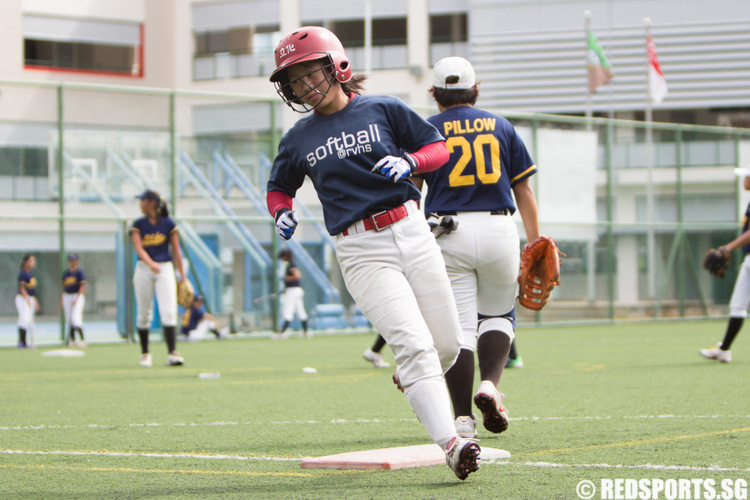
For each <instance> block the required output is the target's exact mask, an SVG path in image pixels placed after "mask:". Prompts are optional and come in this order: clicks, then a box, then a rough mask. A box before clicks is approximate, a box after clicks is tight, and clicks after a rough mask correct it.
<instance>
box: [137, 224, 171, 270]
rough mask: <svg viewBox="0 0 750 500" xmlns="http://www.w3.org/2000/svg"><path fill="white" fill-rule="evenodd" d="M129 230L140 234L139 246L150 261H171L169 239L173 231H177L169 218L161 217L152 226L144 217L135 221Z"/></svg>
mask: <svg viewBox="0 0 750 500" xmlns="http://www.w3.org/2000/svg"><path fill="white" fill-rule="evenodd" d="M130 230H131V231H138V232H139V233H140V234H141V244H142V245H143V249H144V250H145V251H146V253H147V254H148V256H149V257H151V260H153V261H154V262H170V261H171V260H172V254H171V253H170V252H169V237H170V235H171V234H172V232H173V231H177V225H176V224H175V222H174V220H172V218H171V217H161V218H160V219H159V221H158V222H157V223H156V224H155V225H154V224H151V222H149V220H148V218H146V217H145V216H144V217H141V218H139V219H136V220H135V221H134V222H133V225H132V226H131V227H130Z"/></svg>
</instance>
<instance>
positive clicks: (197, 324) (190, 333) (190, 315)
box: [182, 295, 229, 342]
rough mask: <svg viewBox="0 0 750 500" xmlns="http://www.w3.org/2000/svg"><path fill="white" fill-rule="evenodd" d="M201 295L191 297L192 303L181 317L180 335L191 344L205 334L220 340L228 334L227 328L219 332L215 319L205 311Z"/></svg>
mask: <svg viewBox="0 0 750 500" xmlns="http://www.w3.org/2000/svg"><path fill="white" fill-rule="evenodd" d="M203 303H204V300H203V296H202V295H196V296H194V297H193V303H192V304H191V305H190V307H188V308H187V309H185V314H184V315H183V317H182V335H183V336H184V337H185V339H186V340H189V341H191V342H194V341H197V340H202V339H203V338H204V337H205V336H206V333H207V332H211V333H213V334H214V335H215V336H216V338H217V339H219V340H221V339H223V338H225V337H226V336H227V335H228V334H229V328H223V329H222V330H221V331H220V330H219V327H218V325H217V321H216V318H215V317H214V316H213V315H212V314H211V313H209V312H208V311H206V308H205V306H204V304H203Z"/></svg>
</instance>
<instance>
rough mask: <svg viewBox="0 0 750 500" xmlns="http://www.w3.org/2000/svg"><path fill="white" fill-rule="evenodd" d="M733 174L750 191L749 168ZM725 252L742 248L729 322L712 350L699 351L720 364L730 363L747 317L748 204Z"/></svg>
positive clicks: (749, 304) (749, 300)
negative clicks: (740, 178) (739, 178)
mask: <svg viewBox="0 0 750 500" xmlns="http://www.w3.org/2000/svg"><path fill="white" fill-rule="evenodd" d="M735 173H736V174H737V175H739V176H742V177H743V180H742V185H743V187H744V188H745V191H750V167H748V168H742V169H739V168H738V169H736V170H735ZM724 246H725V247H726V249H727V251H729V252H732V251H734V250H736V249H738V248H742V253H743V255H744V258H743V260H742V265H741V266H740V274H739V275H738V276H737V281H735V282H734V290H733V291H732V298H731V299H730V300H729V322H728V323H727V329H726V331H725V332H724V339H723V340H722V341H721V342H719V345H718V346H717V347H714V348H713V349H701V350H700V353H701V354H702V355H703V356H705V357H707V358H709V359H715V360H717V361H720V362H722V363H730V362H731V361H732V351H731V350H730V348H731V347H732V342H733V341H734V338H735V337H736V336H737V334H738V333H740V328H742V323H743V322H744V321H745V318H746V317H747V308H748V307H750V204H748V205H747V208H746V209H745V216H744V217H743V219H742V234H741V235H740V236H738V237H737V238H736V239H734V240H732V241H730V242H729V243H727V244H726V245H724Z"/></svg>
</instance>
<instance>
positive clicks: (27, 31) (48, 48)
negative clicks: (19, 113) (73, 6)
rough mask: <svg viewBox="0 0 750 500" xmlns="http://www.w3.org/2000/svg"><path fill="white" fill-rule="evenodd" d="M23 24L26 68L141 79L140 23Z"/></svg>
mask: <svg viewBox="0 0 750 500" xmlns="http://www.w3.org/2000/svg"><path fill="white" fill-rule="evenodd" d="M23 22H24V24H23V37H24V65H25V67H26V68H31V69H52V70H64V71H81V72H95V73H105V74H118V75H129V76H143V65H142V63H141V57H142V50H143V47H142V43H141V38H142V25H140V24H136V23H121V22H110V21H93V20H87V19H67V18H66V19H63V18H54V17H41V16H25V17H24V20H23Z"/></svg>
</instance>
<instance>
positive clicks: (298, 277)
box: [279, 248, 309, 337]
mask: <svg viewBox="0 0 750 500" xmlns="http://www.w3.org/2000/svg"><path fill="white" fill-rule="evenodd" d="M279 259H281V260H282V261H283V262H285V263H286V269H284V292H283V293H282V295H281V317H282V319H283V321H284V322H283V323H282V324H281V330H280V332H279V334H280V335H282V336H283V335H284V332H286V329H287V328H288V327H289V323H291V322H292V320H293V319H294V315H295V314H296V315H297V317H298V318H299V320H300V323H302V330H303V331H304V333H305V337H309V333H308V331H307V311H305V302H304V300H305V291H304V290H303V289H302V283H301V282H302V273H300V271H299V268H298V267H297V264H295V263H294V256H293V255H292V251H291V250H289V249H288V248H285V249H283V250H281V251H280V252H279Z"/></svg>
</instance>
